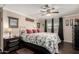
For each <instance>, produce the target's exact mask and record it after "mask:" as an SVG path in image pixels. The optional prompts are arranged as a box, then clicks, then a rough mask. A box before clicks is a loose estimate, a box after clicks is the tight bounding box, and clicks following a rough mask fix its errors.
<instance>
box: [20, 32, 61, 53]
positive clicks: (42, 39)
mask: <svg viewBox="0 0 79 59" xmlns="http://www.w3.org/2000/svg"><path fill="white" fill-rule="evenodd" d="M21 36H22V38H23V39H22V40H23V41H25V42H29V43H33V44H36V45H38V46H42V47H44V48H46V49H47V50H48V51H50V53H52V54H53V53H59V51H58V43H59V42H61V41H60V39H59V36H58V35H57V34H56V33H32V34H22V35H21Z"/></svg>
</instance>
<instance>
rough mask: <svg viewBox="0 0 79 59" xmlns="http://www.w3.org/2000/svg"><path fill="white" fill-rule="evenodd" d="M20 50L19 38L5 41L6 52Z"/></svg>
mask: <svg viewBox="0 0 79 59" xmlns="http://www.w3.org/2000/svg"><path fill="white" fill-rule="evenodd" d="M18 48H19V37H15V38H8V39H4V51H7V52H8V53H9V52H12V51H13V50H16V49H18Z"/></svg>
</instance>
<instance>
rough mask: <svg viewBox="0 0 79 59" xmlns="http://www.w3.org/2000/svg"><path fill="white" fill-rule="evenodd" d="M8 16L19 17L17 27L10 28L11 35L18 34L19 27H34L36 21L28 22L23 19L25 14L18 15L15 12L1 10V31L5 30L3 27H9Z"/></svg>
mask: <svg viewBox="0 0 79 59" xmlns="http://www.w3.org/2000/svg"><path fill="white" fill-rule="evenodd" d="M8 16H10V17H15V18H19V27H18V28H12V34H13V35H19V31H20V29H21V28H36V27H37V26H36V23H37V21H34V22H29V21H26V20H25V16H22V15H18V14H16V13H13V12H10V11H7V10H3V32H5V29H6V28H8V27H9V22H8Z"/></svg>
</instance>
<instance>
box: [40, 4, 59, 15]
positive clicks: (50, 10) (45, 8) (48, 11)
mask: <svg viewBox="0 0 79 59" xmlns="http://www.w3.org/2000/svg"><path fill="white" fill-rule="evenodd" d="M40 12H41V14H42V15H46V14H53V13H56V14H57V13H59V11H58V10H56V8H54V7H53V8H52V7H51V6H50V5H48V4H46V5H43V6H42V7H41V9H40Z"/></svg>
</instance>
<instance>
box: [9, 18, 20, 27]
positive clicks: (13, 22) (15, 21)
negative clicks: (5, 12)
mask: <svg viewBox="0 0 79 59" xmlns="http://www.w3.org/2000/svg"><path fill="white" fill-rule="evenodd" d="M8 20H9V28H18V20H19V19H18V18H14V17H8Z"/></svg>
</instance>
